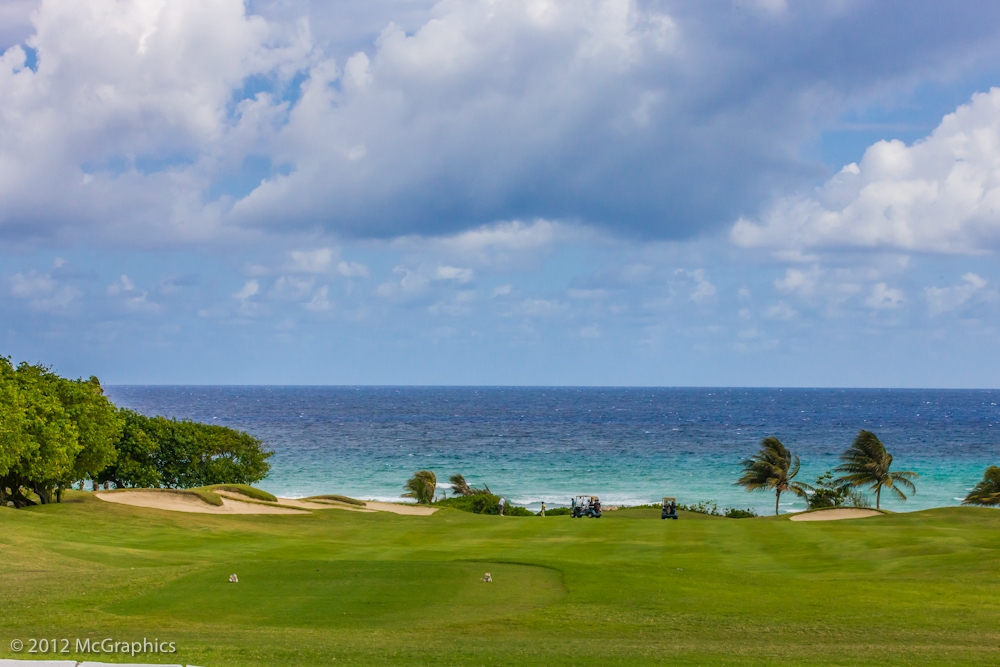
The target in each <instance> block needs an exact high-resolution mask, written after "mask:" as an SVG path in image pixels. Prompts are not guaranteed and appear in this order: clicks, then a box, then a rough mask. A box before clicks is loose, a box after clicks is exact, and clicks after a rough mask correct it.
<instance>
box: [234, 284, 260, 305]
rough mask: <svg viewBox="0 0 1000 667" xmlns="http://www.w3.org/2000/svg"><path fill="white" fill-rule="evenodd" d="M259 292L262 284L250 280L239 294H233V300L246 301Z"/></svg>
mask: <svg viewBox="0 0 1000 667" xmlns="http://www.w3.org/2000/svg"><path fill="white" fill-rule="evenodd" d="M258 292H260V283H258V282H257V281H256V280H248V281H246V283H244V285H243V288H242V289H241V290H240V291H239V292H236V293H234V294H233V298H234V299H236V300H237V301H246V300H247V299H249V298H250V297H252V296H254V295H255V294H257V293H258Z"/></svg>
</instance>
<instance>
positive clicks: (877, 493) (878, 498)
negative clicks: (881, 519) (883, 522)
mask: <svg viewBox="0 0 1000 667" xmlns="http://www.w3.org/2000/svg"><path fill="white" fill-rule="evenodd" d="M881 500H882V487H881V486H880V487H878V488H877V489H876V490H875V509H877V510H878V509H882V508H881V507H879V502H880V501H881Z"/></svg>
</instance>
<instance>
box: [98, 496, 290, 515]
mask: <svg viewBox="0 0 1000 667" xmlns="http://www.w3.org/2000/svg"><path fill="white" fill-rule="evenodd" d="M94 495H95V496H97V497H98V498H100V499H101V500H104V501H106V502H109V503H119V504H121V505H132V506H133V507H149V508H151V509H157V510H169V511H171V512H193V513H198V514H308V512H306V511H303V510H295V509H287V508H284V507H274V506H268V505H258V504H257V503H244V502H241V501H239V500H233V499H232V498H226V497H224V498H223V499H222V507H216V506H215V505H209V504H208V503H206V502H205V501H203V500H202V499H201V498H199V497H197V496H194V495H189V494H186V493H170V492H165V491H115V492H113V493H95V494H94Z"/></svg>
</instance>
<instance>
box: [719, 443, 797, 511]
mask: <svg viewBox="0 0 1000 667" xmlns="http://www.w3.org/2000/svg"><path fill="white" fill-rule="evenodd" d="M741 465H742V466H743V476H742V477H740V478H739V480H737V482H736V486H742V487H743V488H745V489H746V490H747V491H774V513H775V514H777V513H778V502H779V501H780V500H781V494H782V493H785V492H790V493H793V494H795V495H797V496H799V497H801V498H806V497H807V495H808V494H807V489H808V485H807V484H803V483H801V482H793V481H792V480H793V479H794V478H795V476H796V475H798V474H799V467H800V465H801V464H800V462H799V457H798V456H795V455H793V454H792V453H791V452H790V451H788V449H787V448H786V447H785V446H784V445H783V444H781V442H780V441H779V440H778V439H777V438H775V437H768V438H764V439H763V440H761V441H760V451H759V452H757V453H756V454H754V455H753V456H751V457H750V458H748V459H746V460H745V461H743V463H742V464H741Z"/></svg>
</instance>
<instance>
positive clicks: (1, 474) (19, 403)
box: [0, 357, 27, 505]
mask: <svg viewBox="0 0 1000 667" xmlns="http://www.w3.org/2000/svg"><path fill="white" fill-rule="evenodd" d="M24 426H25V424H24V402H23V400H22V398H21V391H20V389H19V387H18V385H17V380H16V378H15V376H14V367H13V366H12V365H11V362H10V359H8V358H6V357H0V504H3V505H6V504H7V502H8V496H9V495H10V494H9V492H8V491H7V488H6V486H4V485H5V483H9V482H5V481H4V480H6V478H7V476H8V473H9V472H10V469H11V467H12V466H14V464H15V463H17V462H18V461H19V460H20V459H21V457H22V456H23V455H24V453H25V450H26V449H27V442H26V440H25V437H24Z"/></svg>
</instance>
